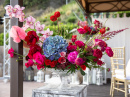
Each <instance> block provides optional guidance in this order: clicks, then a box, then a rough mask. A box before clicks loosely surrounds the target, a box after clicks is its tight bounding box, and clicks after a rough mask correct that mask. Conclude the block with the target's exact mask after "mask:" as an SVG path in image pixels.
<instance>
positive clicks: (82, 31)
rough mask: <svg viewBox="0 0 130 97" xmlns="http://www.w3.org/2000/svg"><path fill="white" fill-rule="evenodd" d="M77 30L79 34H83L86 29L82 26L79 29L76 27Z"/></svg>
mask: <svg viewBox="0 0 130 97" xmlns="http://www.w3.org/2000/svg"><path fill="white" fill-rule="evenodd" d="M77 31H78V32H79V33H80V34H85V33H87V32H86V30H85V29H83V28H79V29H77Z"/></svg>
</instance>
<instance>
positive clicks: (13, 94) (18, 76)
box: [10, 0, 23, 97]
mask: <svg viewBox="0 0 130 97" xmlns="http://www.w3.org/2000/svg"><path fill="white" fill-rule="evenodd" d="M10 4H11V5H12V6H14V5H16V4H18V5H20V6H23V0H10ZM14 25H17V26H20V27H22V25H23V24H22V23H20V22H18V19H16V18H13V19H11V26H14ZM11 47H12V48H13V49H14V51H15V52H17V53H19V54H21V55H23V42H20V43H19V44H17V43H14V42H13V39H12V38H11ZM18 57H19V56H16V55H15V56H14V58H11V82H10V97H23V60H20V61H16V60H17V59H18Z"/></svg>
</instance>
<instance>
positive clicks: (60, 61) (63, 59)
mask: <svg viewBox="0 0 130 97" xmlns="http://www.w3.org/2000/svg"><path fill="white" fill-rule="evenodd" d="M58 62H59V63H60V64H64V63H65V62H66V58H65V57H60V58H59V59H58Z"/></svg>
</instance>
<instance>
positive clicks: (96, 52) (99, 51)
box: [93, 49, 102, 58]
mask: <svg viewBox="0 0 130 97" xmlns="http://www.w3.org/2000/svg"><path fill="white" fill-rule="evenodd" d="M93 56H95V57H97V58H101V57H102V51H101V50H99V49H95V50H94V52H93Z"/></svg>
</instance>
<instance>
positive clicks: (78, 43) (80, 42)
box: [75, 40, 85, 48]
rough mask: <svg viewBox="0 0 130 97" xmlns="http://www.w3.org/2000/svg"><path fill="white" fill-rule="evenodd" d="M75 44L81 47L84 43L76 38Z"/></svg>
mask: <svg viewBox="0 0 130 97" xmlns="http://www.w3.org/2000/svg"><path fill="white" fill-rule="evenodd" d="M75 45H76V46H78V47H79V48H82V47H84V46H85V44H84V43H83V42H82V41H79V40H77V41H76V42H75Z"/></svg>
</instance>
